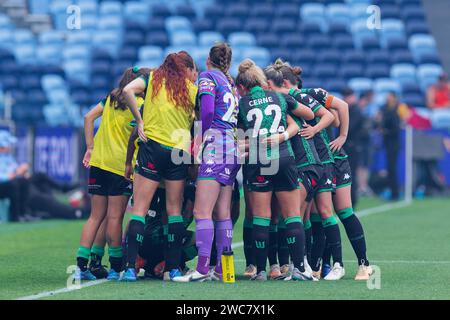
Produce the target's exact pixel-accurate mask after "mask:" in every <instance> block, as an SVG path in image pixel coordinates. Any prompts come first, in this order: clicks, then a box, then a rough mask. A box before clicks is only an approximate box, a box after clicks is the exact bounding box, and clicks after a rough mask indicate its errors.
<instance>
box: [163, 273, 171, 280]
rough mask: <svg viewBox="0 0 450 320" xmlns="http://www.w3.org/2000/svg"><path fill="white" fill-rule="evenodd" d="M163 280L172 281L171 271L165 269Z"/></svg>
mask: <svg viewBox="0 0 450 320" xmlns="http://www.w3.org/2000/svg"><path fill="white" fill-rule="evenodd" d="M163 281H170V272H169V271H164V273H163Z"/></svg>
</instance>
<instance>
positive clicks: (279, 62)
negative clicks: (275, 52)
mask: <svg viewBox="0 0 450 320" xmlns="http://www.w3.org/2000/svg"><path fill="white" fill-rule="evenodd" d="M284 66H285V63H284V61H283V60H281V58H278V59H277V60H275V63H274V64H273V68H274V69H275V70H280V69H281V68H282V67H284Z"/></svg>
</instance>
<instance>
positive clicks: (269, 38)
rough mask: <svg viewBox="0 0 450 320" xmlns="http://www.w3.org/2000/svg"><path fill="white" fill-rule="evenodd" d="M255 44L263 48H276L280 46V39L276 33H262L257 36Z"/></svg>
mask: <svg viewBox="0 0 450 320" xmlns="http://www.w3.org/2000/svg"><path fill="white" fill-rule="evenodd" d="M256 42H257V43H258V45H259V46H262V47H265V48H269V49H271V48H276V47H278V46H279V44H280V37H279V35H277V34H276V33H262V34H259V35H258V37H257V38H256Z"/></svg>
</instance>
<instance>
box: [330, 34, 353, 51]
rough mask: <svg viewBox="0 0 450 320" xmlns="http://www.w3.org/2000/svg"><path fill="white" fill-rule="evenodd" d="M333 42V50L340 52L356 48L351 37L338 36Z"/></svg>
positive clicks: (333, 38)
mask: <svg viewBox="0 0 450 320" xmlns="http://www.w3.org/2000/svg"><path fill="white" fill-rule="evenodd" d="M332 42H333V44H332V46H333V48H335V49H339V50H348V49H354V47H355V45H354V43H353V38H352V36H351V35H338V36H336V37H332Z"/></svg>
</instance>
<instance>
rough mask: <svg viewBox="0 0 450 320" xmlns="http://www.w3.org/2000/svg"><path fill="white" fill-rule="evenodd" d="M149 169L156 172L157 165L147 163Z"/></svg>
mask: <svg viewBox="0 0 450 320" xmlns="http://www.w3.org/2000/svg"><path fill="white" fill-rule="evenodd" d="M147 168H149V169H150V170H155V168H156V167H155V165H154V164H153V163H151V162H147Z"/></svg>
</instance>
